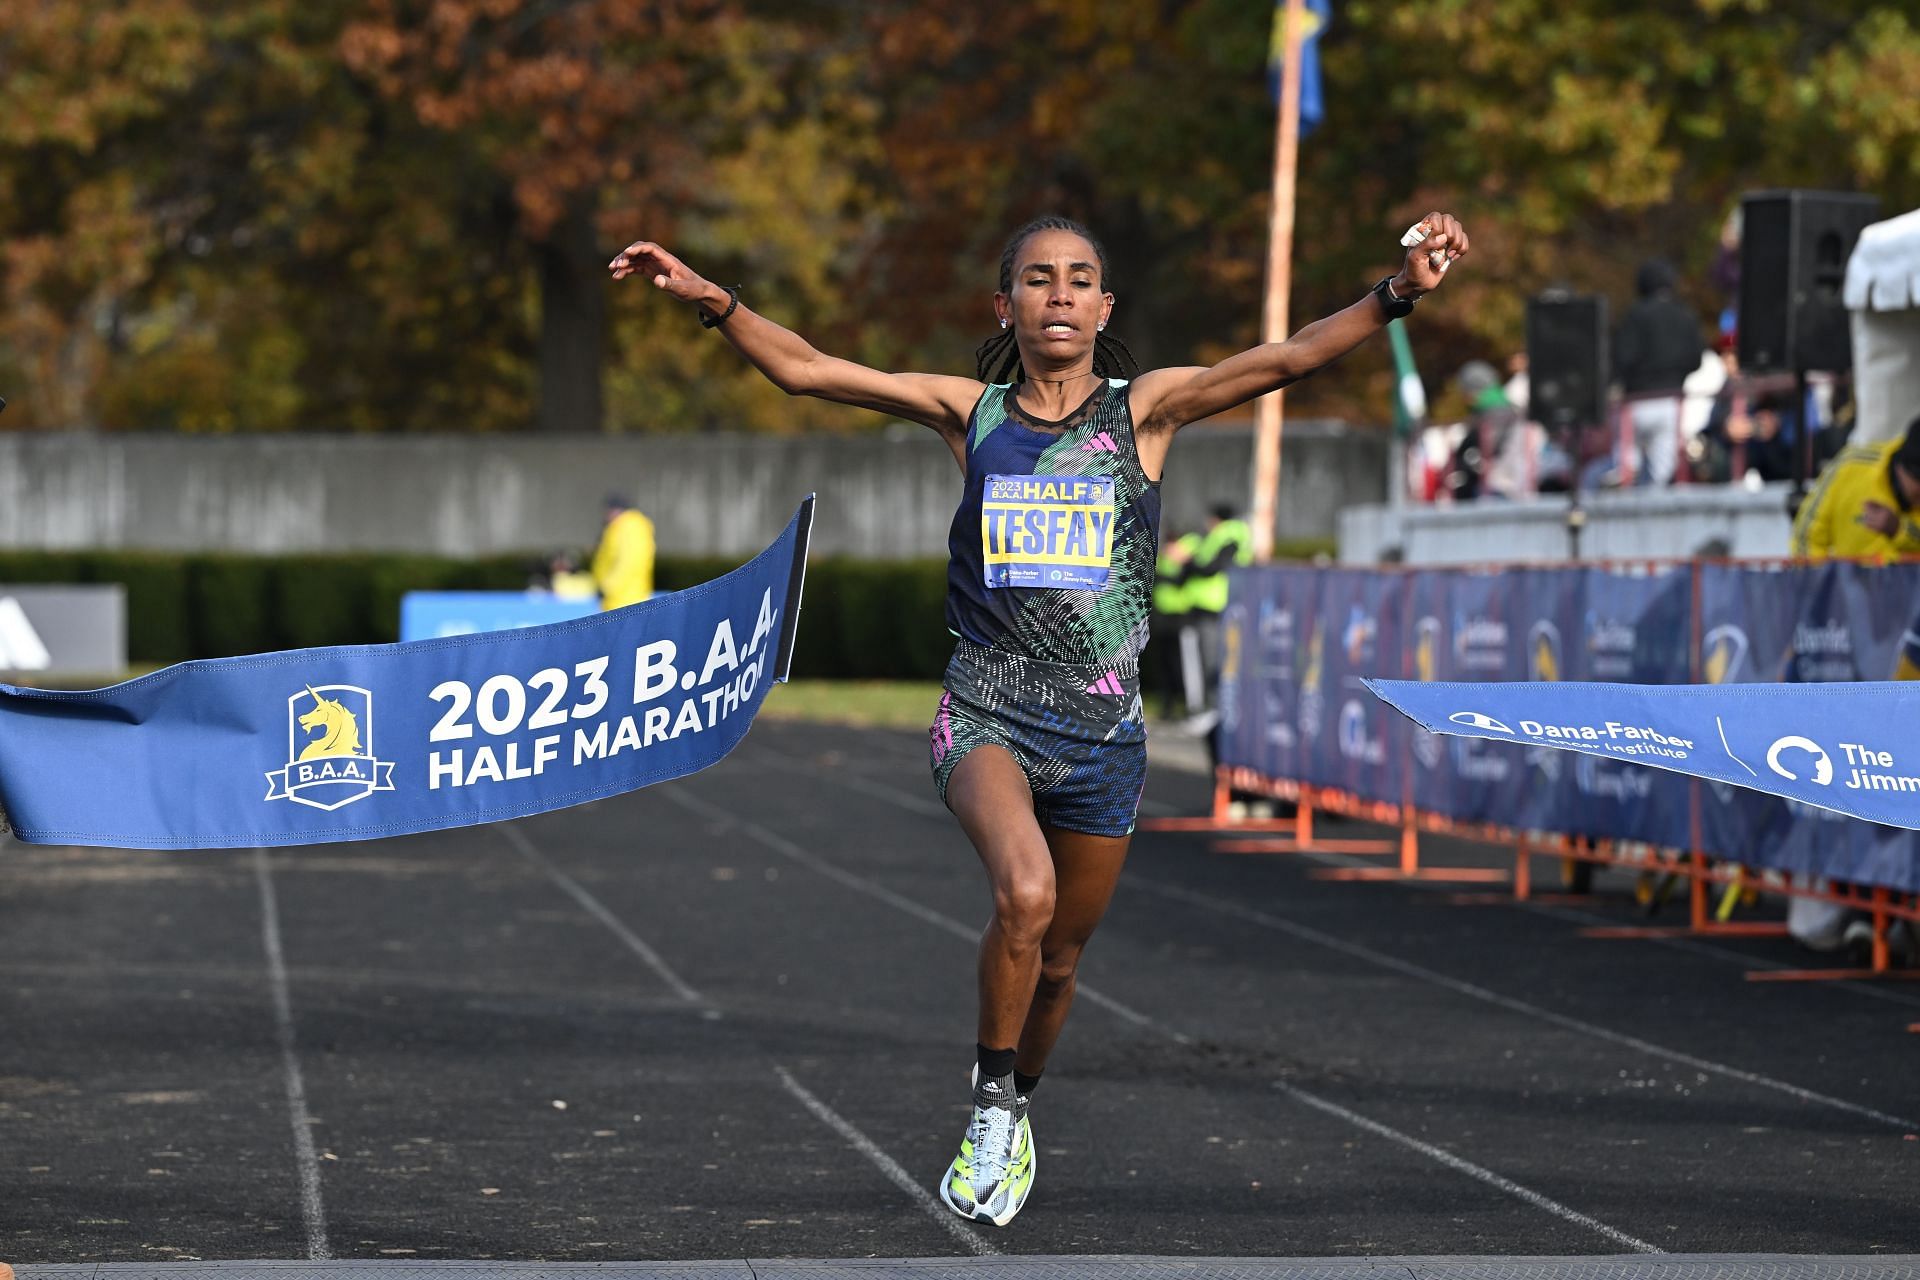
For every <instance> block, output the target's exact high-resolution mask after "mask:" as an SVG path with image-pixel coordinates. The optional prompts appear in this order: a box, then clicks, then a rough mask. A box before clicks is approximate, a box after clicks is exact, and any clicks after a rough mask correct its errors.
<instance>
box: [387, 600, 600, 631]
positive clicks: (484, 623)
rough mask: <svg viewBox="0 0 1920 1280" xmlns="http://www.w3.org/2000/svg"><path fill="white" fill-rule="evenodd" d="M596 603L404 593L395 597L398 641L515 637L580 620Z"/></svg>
mask: <svg viewBox="0 0 1920 1280" xmlns="http://www.w3.org/2000/svg"><path fill="white" fill-rule="evenodd" d="M599 611H600V601H599V600H597V599H594V598H592V597H588V598H587V599H584V600H565V599H562V598H561V597H559V596H554V595H546V594H544V593H540V592H534V591H409V592H407V593H406V594H405V595H404V596H401V597H400V638H401V639H402V640H437V639H440V638H441V637H443V636H470V635H476V634H478V633H480V632H482V631H518V630H520V629H522V628H524V627H544V626H547V625H548V624H549V623H554V622H568V621H571V620H572V619H574V618H585V617H589V616H591V615H592V614H595V613H598V612H599Z"/></svg>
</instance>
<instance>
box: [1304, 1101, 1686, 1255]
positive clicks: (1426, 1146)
mask: <svg viewBox="0 0 1920 1280" xmlns="http://www.w3.org/2000/svg"><path fill="white" fill-rule="evenodd" d="M1273 1087H1274V1088H1276V1089H1278V1090H1279V1091H1280V1092H1282V1093H1284V1094H1286V1095H1287V1096H1288V1097H1290V1098H1292V1099H1293V1100H1294V1101H1295V1102H1299V1103H1303V1104H1305V1105H1306V1106H1309V1107H1312V1108H1313V1109H1314V1110H1316V1111H1324V1112H1326V1113H1327V1114H1328V1115H1330V1116H1335V1117H1337V1118H1339V1119H1341V1120H1345V1121H1346V1122H1347V1123H1348V1124H1351V1125H1356V1126H1358V1127H1359V1128H1362V1129H1365V1130H1366V1131H1367V1132H1368V1133H1373V1134H1378V1135H1379V1136H1380V1137H1382V1138H1385V1139H1387V1140H1388V1141H1389V1142H1397V1143H1399V1144H1400V1145H1401V1146H1403V1147H1406V1148H1407V1149H1408V1150H1410V1151H1417V1152H1419V1153H1420V1154H1421V1155H1423V1156H1426V1157H1427V1158H1428V1159H1430V1160H1438V1161H1439V1162H1440V1163H1441V1164H1443V1165H1445V1166H1447V1168H1449V1169H1452V1170H1454V1171H1455V1172H1458V1173H1464V1174H1466V1175H1467V1176H1468V1177H1469V1178H1472V1179H1473V1180H1474V1181H1476V1182H1484V1183H1486V1184H1487V1185H1488V1186H1490V1187H1493V1188H1495V1189H1497V1190H1500V1191H1504V1192H1506V1193H1507V1194H1508V1195H1510V1196H1513V1197H1514V1198H1515V1199H1518V1200H1524V1201H1526V1202H1527V1203H1528V1204H1530V1205H1532V1206H1533V1207H1534V1208H1536V1209H1544V1210H1546V1211H1547V1212H1548V1213H1551V1214H1553V1215H1554V1216H1555V1217H1557V1218H1565V1219H1566V1220H1567V1221H1568V1222H1572V1223H1576V1224H1578V1225H1579V1226H1583V1227H1585V1228H1587V1229H1588V1230H1589V1231H1597V1232H1599V1233H1600V1234H1601V1235H1603V1236H1605V1237H1606V1238H1607V1239H1609V1240H1612V1241H1613V1242H1615V1243H1616V1244H1623V1245H1625V1246H1627V1248H1629V1249H1633V1250H1635V1251H1636V1252H1639V1253H1665V1252H1666V1250H1664V1249H1662V1248H1660V1247H1659V1246H1657V1245H1651V1244H1648V1243H1647V1242H1646V1241H1645V1240H1642V1239H1639V1238H1638V1237H1636V1236H1630V1235H1628V1234H1627V1233H1626V1232H1624V1231H1621V1230H1619V1229H1618V1228H1616V1227H1610V1226H1608V1225H1607V1224H1606V1223H1604V1222H1602V1221H1600V1220H1599V1219H1598V1218H1590V1217H1588V1216H1587V1215H1586V1214H1584V1213H1581V1212H1580V1211H1579V1210H1578V1209H1570V1208H1568V1207H1567V1206H1566V1205H1564V1204H1561V1203H1560V1202H1559V1201H1558V1200H1555V1199H1552V1198H1551V1197H1548V1196H1543V1195H1541V1194H1540V1193H1539V1192H1538V1191H1534V1190H1532V1189H1531V1188H1528V1187H1523V1186H1521V1185H1520V1184H1519V1183H1517V1182H1515V1181H1513V1180H1512V1179H1511V1178H1503V1177H1501V1176H1500V1175H1499V1174H1497V1173H1495V1172H1494V1171H1493V1170H1491V1169H1483V1168H1481V1167H1480V1166H1479V1165H1477V1164H1475V1163H1473V1162H1472V1161H1471V1160H1462V1159H1461V1158H1460V1157H1459V1156H1457V1155H1454V1154H1453V1152H1451V1151H1448V1150H1446V1149H1445V1148H1444V1147H1436V1146H1434V1145H1433V1144H1432V1143H1430V1142H1422V1141H1420V1139H1418V1138H1416V1137H1413V1136H1412V1135H1410V1134H1405V1133H1402V1132H1400V1131H1399V1130H1398V1129H1394V1128H1390V1127H1388V1126H1387V1125H1384V1124H1381V1123H1380V1122H1379V1121H1378V1120H1369V1119H1368V1118H1367V1117H1366V1116H1363V1115H1361V1114H1360V1113H1359V1112H1357V1111H1349V1110H1347V1109H1346V1108H1345V1107H1343V1106H1341V1105H1340V1104H1339V1103H1337V1102H1329V1101H1327V1100H1326V1099H1325V1098H1321V1097H1316V1096H1315V1095H1313V1094H1311V1093H1308V1092H1307V1091H1306V1090H1305V1089H1297V1088H1295V1087H1294V1086H1292V1085H1290V1084H1287V1083H1285V1082H1284V1081H1280V1080H1275V1081H1274V1082H1273Z"/></svg>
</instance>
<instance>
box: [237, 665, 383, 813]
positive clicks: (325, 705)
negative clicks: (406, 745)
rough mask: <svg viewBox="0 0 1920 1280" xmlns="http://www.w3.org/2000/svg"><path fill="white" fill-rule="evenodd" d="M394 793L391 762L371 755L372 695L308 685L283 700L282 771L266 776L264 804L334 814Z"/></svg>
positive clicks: (352, 688) (346, 688)
mask: <svg viewBox="0 0 1920 1280" xmlns="http://www.w3.org/2000/svg"><path fill="white" fill-rule="evenodd" d="M391 790H393V762H392V761H391V760H378V759H375V758H374V754H373V694H371V693H369V692H368V691H367V690H365V689H362V688H360V687H359V686H358V685H351V684H323V685H319V686H315V685H307V686H306V687H305V688H304V689H302V690H301V691H300V692H299V693H296V694H294V695H293V696H292V697H290V698H288V699H287V767H286V768H284V769H275V770H273V771H272V772H271V773H269V774H267V797H266V798H267V799H269V800H291V801H293V802H294V803H295V804H304V805H311V806H312V807H313V808H315V809H338V808H341V807H342V806H344V805H350V804H352V803H353V802H354V801H355V800H365V799H366V798H367V797H368V796H370V795H372V794H373V793H374V792H376V791H391Z"/></svg>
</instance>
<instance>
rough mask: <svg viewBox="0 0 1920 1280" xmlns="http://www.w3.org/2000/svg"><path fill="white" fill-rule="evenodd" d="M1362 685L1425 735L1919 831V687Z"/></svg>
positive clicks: (1403, 682) (1375, 682)
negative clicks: (1716, 786)
mask: <svg viewBox="0 0 1920 1280" xmlns="http://www.w3.org/2000/svg"><path fill="white" fill-rule="evenodd" d="M1367 684H1368V687H1369V688H1371V689H1372V690H1373V691H1374V692H1375V693H1377V694H1379V695H1380V697H1381V698H1382V699H1384V700H1385V701H1386V702H1388V703H1390V704H1391V705H1392V706H1394V707H1395V708H1396V709H1398V710H1399V711H1400V712H1402V713H1403V714H1405V715H1406V716H1407V717H1408V718H1409V719H1411V720H1413V721H1414V722H1415V723H1417V724H1419V725H1421V726H1422V727H1423V728H1425V729H1427V730H1428V731H1429V732H1432V733H1444V734H1451V735H1456V736H1462V737H1471V738H1486V739H1490V740H1493V741H1497V742H1511V743H1515V744H1519V745H1523V746H1529V747H1549V748H1556V749H1559V750H1562V751H1575V752H1580V753H1582V754H1583V755H1586V756H1589V757H1592V758H1594V759H1597V760H1601V761H1605V762H1608V763H1614V762H1625V763H1630V764H1642V765H1652V766H1653V767H1655V768H1658V769H1666V770H1669V771H1671V772H1675V773H1684V774H1690V775H1692V776H1693V777H1696V778H1707V779H1711V780H1714V781H1717V782H1723V783H1729V784H1731V785H1733V786H1736V787H1743V788H1746V789H1749V790H1753V791H1763V792H1766V793H1767V794H1769V795H1774V796H1779V797H1782V798H1783V799H1787V800H1793V801H1797V802H1798V803H1800V804H1804V805H1811V806H1813V807H1815V808H1818V809H1828V810H1832V811H1833V812H1835V813H1842V814H1846V815H1848V816H1850V817H1855V818H1864V819H1865V820H1867V821H1868V822H1877V823H1881V824H1884V825H1887V826H1896V827H1905V828H1908V829H1912V830H1920V743H1916V742H1915V735H1913V734H1912V733H1910V732H1908V731H1907V730H1906V728H1905V726H1907V725H1909V724H1911V723H1913V722H1912V721H1910V720H1908V719H1907V715H1908V714H1909V713H1913V714H1916V715H1920V685H1915V684H1912V683H1905V684H1891V683H1847V684H1823V685H1794V684H1770V685H1677V686H1661V685H1629V684H1597V683H1586V682H1578V683H1576V682H1564V683H1558V684H1546V683H1536V682H1531V681H1526V682H1522V681H1513V682H1500V683H1489V684H1422V683H1419V682H1418V681H1408V680H1370V681H1368V682H1367ZM1903 708H1904V709H1903Z"/></svg>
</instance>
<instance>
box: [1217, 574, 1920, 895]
mask: <svg viewBox="0 0 1920 1280" xmlns="http://www.w3.org/2000/svg"><path fill="white" fill-rule="evenodd" d="M1224 622H1225V627H1224V629H1225V631H1226V651H1225V655H1224V658H1223V662H1222V674H1221V685H1220V709H1221V724H1220V758H1221V760H1222V761H1223V762H1224V763H1226V764H1228V765H1230V766H1235V767H1240V768H1244V769H1247V770H1250V771H1252V772H1254V773H1257V774H1260V775H1263V776H1265V777H1269V778H1275V779H1288V780H1294V781H1298V782H1302V783H1305V784H1307V785H1309V786H1313V787H1322V788H1331V789H1336V790H1339V791H1342V792H1345V793H1348V794H1350V795H1353V796H1357V797H1359V798H1362V799H1365V800H1373V801H1380V802H1383V803H1386V804H1393V805H1400V804H1410V805H1411V806H1412V807H1413V808H1414V809H1416V810H1418V811H1421V812H1425V813H1431V814H1437V815H1440V816H1443V817H1446V818H1450V819H1453V820H1455V821H1460V822H1469V823H1482V822H1484V823H1495V824H1499V825H1503V826H1506V827H1509V828H1512V829H1516V830H1536V831H1551V832H1561V833H1565V834H1569V835H1577V836H1584V837H1588V838H1591V839H1615V840H1635V841H1645V842H1648V843H1650V844H1654V845H1657V846H1661V847H1665V848H1671V849H1690V848H1698V849H1700V850H1701V851H1702V852H1703V853H1706V854H1708V855H1711V856H1713V857H1719V858H1729V859H1733V860H1736V861H1739V862H1744V863H1747V864H1749V865H1754V866H1761V867H1769V868H1773V869H1776V870H1780V871H1784V872H1791V873H1801V874H1807V875H1813V876H1827V877H1830V878H1832V879H1835V880H1843V881H1847V882H1850V883H1855V884H1867V885H1882V886H1886V887H1888V888H1892V889H1898V890H1904V891H1920V833H1917V832H1916V831H1914V830H1913V829H1912V828H1915V827H1920V733H1916V732H1915V731H1914V729H1913V727H1912V726H1914V725H1915V724H1917V723H1920V718H1917V717H1916V713H1920V562H1917V563H1907V564H1894V565H1862V564H1849V563H1841V562H1829V563H1824V564H1817V565H1814V564H1799V565H1781V564H1772V563H1762V564H1738V563H1732V564H1728V563H1717V562H1702V563H1697V564H1694V563H1683V564H1630V565H1605V564H1592V565H1578V566H1541V567H1530V566H1529V567H1511V568H1505V569H1497V570H1479V569H1443V568H1434V569H1417V570H1411V571H1405V570H1400V571H1380V570H1367V569H1310V568H1305V567H1291V566H1279V565H1274V566H1255V567H1250V568H1246V569H1237V570H1235V571H1234V572H1233V576H1232V589H1231V593H1230V596H1229V602H1228V607H1227V613H1226V617H1225V619H1224ZM1388 681H1403V682H1406V683H1404V684H1388V683H1385V682H1388ZM1376 690H1378V692H1379V693H1380V694H1382V695H1383V696H1384V700H1383V697H1376V696H1375V691H1376ZM1388 700H1391V704H1393V705H1390V702H1389V701H1388ZM1395 705H1397V706H1399V707H1400V708H1402V709H1404V710H1406V711H1407V712H1408V713H1409V715H1410V716H1411V717H1412V718H1411V719H1409V718H1406V717H1403V716H1402V715H1400V714H1399V713H1398V712H1397V711H1396V710H1395ZM1476 717H1484V719H1477V718H1476ZM1723 735H1724V737H1723ZM1649 766H1651V767H1649ZM1688 775H1691V776H1688ZM1696 779H1697V780H1696Z"/></svg>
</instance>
